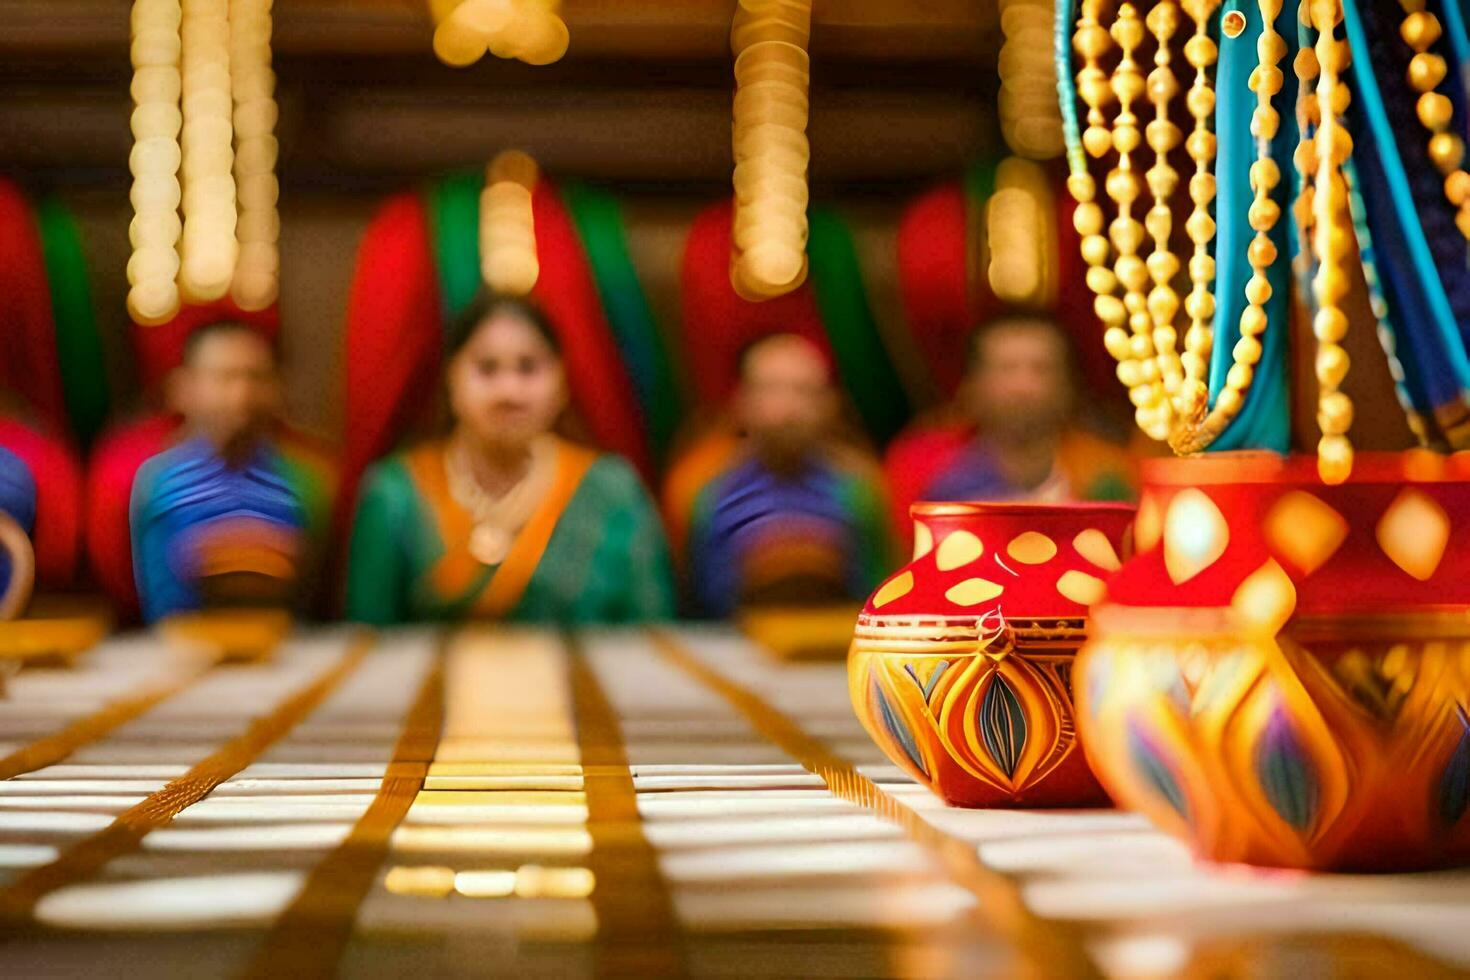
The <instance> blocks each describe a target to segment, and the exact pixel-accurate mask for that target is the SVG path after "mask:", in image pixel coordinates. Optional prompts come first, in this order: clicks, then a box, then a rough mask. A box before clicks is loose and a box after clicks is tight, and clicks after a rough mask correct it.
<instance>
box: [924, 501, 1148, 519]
mask: <svg viewBox="0 0 1470 980" xmlns="http://www.w3.org/2000/svg"><path fill="white" fill-rule="evenodd" d="M1137 510H1138V507H1137V506H1136V505H1135V504H1125V503H1114V502H1110V501H1096V500H1084V501H1078V502H1077V503H1075V504H1037V503H1030V502H1027V501H1019V500H997V501H986V500H920V501H918V502H916V503H913V504H910V505H909V516H910V517H958V516H964V515H979V516H984V515H987V514H1005V515H1010V514H1026V515H1031V516H1035V517H1048V516H1058V515H1068V514H1132V513H1134V512H1136V511H1137Z"/></svg>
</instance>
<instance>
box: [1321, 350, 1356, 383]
mask: <svg viewBox="0 0 1470 980" xmlns="http://www.w3.org/2000/svg"><path fill="white" fill-rule="evenodd" d="M1348 366H1349V361H1348V354H1347V351H1345V350H1343V349H1342V348H1341V347H1339V346H1337V345H1336V344H1323V345H1322V346H1320V347H1318V348H1317V357H1316V363H1315V365H1314V368H1315V370H1316V374H1317V384H1319V385H1321V386H1322V387H1323V388H1329V389H1331V388H1336V387H1337V386H1338V385H1340V384H1342V379H1343V378H1345V377H1347V373H1348Z"/></svg>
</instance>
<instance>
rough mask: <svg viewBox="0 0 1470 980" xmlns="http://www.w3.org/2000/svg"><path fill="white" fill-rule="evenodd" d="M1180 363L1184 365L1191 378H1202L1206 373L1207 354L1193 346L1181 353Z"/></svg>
mask: <svg viewBox="0 0 1470 980" xmlns="http://www.w3.org/2000/svg"><path fill="white" fill-rule="evenodd" d="M1179 363H1180V364H1182V365H1183V366H1184V373H1185V375H1187V376H1188V377H1191V378H1202V377H1204V374H1205V355H1204V354H1203V353H1199V352H1197V351H1195V350H1194V349H1193V348H1189V349H1187V350H1185V352H1184V353H1183V354H1181V355H1179Z"/></svg>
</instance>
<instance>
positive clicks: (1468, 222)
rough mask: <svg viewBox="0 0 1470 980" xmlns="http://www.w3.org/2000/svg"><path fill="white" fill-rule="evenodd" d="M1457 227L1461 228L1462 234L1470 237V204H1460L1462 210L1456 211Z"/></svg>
mask: <svg viewBox="0 0 1470 980" xmlns="http://www.w3.org/2000/svg"><path fill="white" fill-rule="evenodd" d="M1455 227H1456V228H1459V229H1460V234H1461V235H1464V236H1465V238H1467V239H1470V204H1462V205H1460V210H1459V211H1458V212H1456V213H1455Z"/></svg>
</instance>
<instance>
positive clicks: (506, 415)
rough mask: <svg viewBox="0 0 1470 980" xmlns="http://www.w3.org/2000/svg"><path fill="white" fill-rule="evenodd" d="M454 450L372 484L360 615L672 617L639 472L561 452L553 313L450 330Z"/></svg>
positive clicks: (486, 310) (352, 569) (427, 452)
mask: <svg viewBox="0 0 1470 980" xmlns="http://www.w3.org/2000/svg"><path fill="white" fill-rule="evenodd" d="M448 347H449V349H448V351H447V352H446V358H447V363H446V369H445V382H446V387H447V391H448V401H449V414H450V417H451V431H450V433H449V435H448V436H446V437H444V438H441V439H436V440H432V441H430V442H427V443H425V444H423V445H420V446H418V447H416V448H413V449H409V450H407V451H405V452H402V453H398V454H396V455H394V456H392V457H390V458H389V459H387V460H385V461H383V462H381V463H379V464H377V465H376V466H374V467H373V468H372V469H370V470H369V471H368V473H367V475H366V477H365V479H364V482H363V489H362V495H361V498H360V501H359V503H358V509H357V516H356V519H355V521H354V522H353V529H352V541H351V546H350V552H349V558H348V571H347V613H348V616H349V617H350V618H352V619H355V620H357V621H359V622H367V623H378V624H387V623H400V622H411V621H422V620H457V619H508V620H518V621H529V622H543V623H544V622H552V623H609V622H637V621H643V620H651V619H662V618H666V617H668V616H669V615H670V614H671V613H672V610H673V590H672V584H671V573H670V566H669V557H668V547H667V544H666V543H665V540H664V535H663V529H662V527H661V525H660V524H659V521H658V518H657V516H656V515H655V511H654V509H653V506H652V504H651V502H650V501H649V499H648V496H647V494H646V492H645V491H644V489H643V486H642V484H641V483H640V482H639V479H638V477H637V475H636V474H635V473H634V471H633V469H632V468H631V467H630V466H629V465H628V464H627V463H626V462H624V461H623V460H622V459H621V458H619V457H616V456H609V455H603V454H599V453H597V452H594V451H593V450H590V449H586V448H583V447H581V446H577V445H574V444H572V443H570V442H567V441H565V440H563V439H561V438H558V437H557V436H556V435H555V434H554V432H553V429H554V427H555V425H556V423H557V420H558V418H559V417H560V415H561V414H562V411H563V409H564V408H565V407H566V402H567V390H566V376H565V373H564V371H563V369H562V360H561V354H560V351H559V349H558V347H557V342H556V337H555V334H553V333H552V331H551V328H550V326H549V325H548V324H547V322H546V320H545V319H544V317H543V316H542V314H541V313H540V311H539V310H537V309H536V308H535V307H533V306H531V305H530V304H528V303H526V302H524V301H522V300H518V299H511V298H507V297H502V296H492V295H485V296H481V297H480V298H479V299H477V300H476V301H475V302H474V303H472V304H471V305H470V307H469V308H468V309H467V310H466V311H465V313H464V314H462V315H461V316H460V317H459V318H458V319H457V320H456V321H455V322H454V324H453V325H452V326H451V328H450V331H449V336H448Z"/></svg>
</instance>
